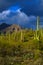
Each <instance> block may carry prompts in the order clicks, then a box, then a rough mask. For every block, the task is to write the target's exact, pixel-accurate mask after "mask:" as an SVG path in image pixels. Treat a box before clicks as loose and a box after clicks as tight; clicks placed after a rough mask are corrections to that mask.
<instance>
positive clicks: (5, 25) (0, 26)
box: [0, 23, 10, 31]
mask: <svg viewBox="0 0 43 65" xmlns="http://www.w3.org/2000/svg"><path fill="white" fill-rule="evenodd" d="M9 26H10V25H9V24H6V23H2V24H0V31H2V30H3V29H5V28H7V27H9Z"/></svg>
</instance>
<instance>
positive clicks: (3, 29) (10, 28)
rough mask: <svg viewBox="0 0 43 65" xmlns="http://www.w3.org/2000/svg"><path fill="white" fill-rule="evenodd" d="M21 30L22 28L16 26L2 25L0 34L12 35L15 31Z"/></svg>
mask: <svg viewBox="0 0 43 65" xmlns="http://www.w3.org/2000/svg"><path fill="white" fill-rule="evenodd" d="M20 29H21V27H20V26H18V25H16V24H12V25H9V24H6V23H3V24H1V25H0V32H2V33H6V32H10V33H12V32H13V31H15V30H16V31H19V30H20Z"/></svg>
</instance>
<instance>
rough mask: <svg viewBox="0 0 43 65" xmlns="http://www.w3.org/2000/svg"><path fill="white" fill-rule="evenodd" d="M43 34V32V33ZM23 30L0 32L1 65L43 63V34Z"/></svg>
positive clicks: (39, 64)
mask: <svg viewBox="0 0 43 65" xmlns="http://www.w3.org/2000/svg"><path fill="white" fill-rule="evenodd" d="M42 34H43V33H42ZM38 36H39V40H38V39H37V38H36V31H33V30H31V29H30V30H22V31H17V32H15V31H14V32H13V33H12V34H10V33H6V34H0V65H43V35H41V33H40V31H39V32H38Z"/></svg>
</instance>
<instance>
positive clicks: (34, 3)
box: [0, 0, 43, 28]
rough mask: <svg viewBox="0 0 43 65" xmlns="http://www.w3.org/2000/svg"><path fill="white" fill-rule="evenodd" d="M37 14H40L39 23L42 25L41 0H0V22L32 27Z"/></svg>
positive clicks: (42, 2)
mask: <svg viewBox="0 0 43 65" xmlns="http://www.w3.org/2000/svg"><path fill="white" fill-rule="evenodd" d="M37 16H40V25H41V26H43V0H0V24H1V23H3V22H5V23H8V24H19V25H22V26H24V27H32V28H34V26H35V25H36V18H37Z"/></svg>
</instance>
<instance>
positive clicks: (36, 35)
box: [34, 16, 40, 40]
mask: <svg viewBox="0 0 43 65" xmlns="http://www.w3.org/2000/svg"><path fill="white" fill-rule="evenodd" d="M39 29H40V17H39V16H37V22H36V34H35V35H34V39H37V40H39Z"/></svg>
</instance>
